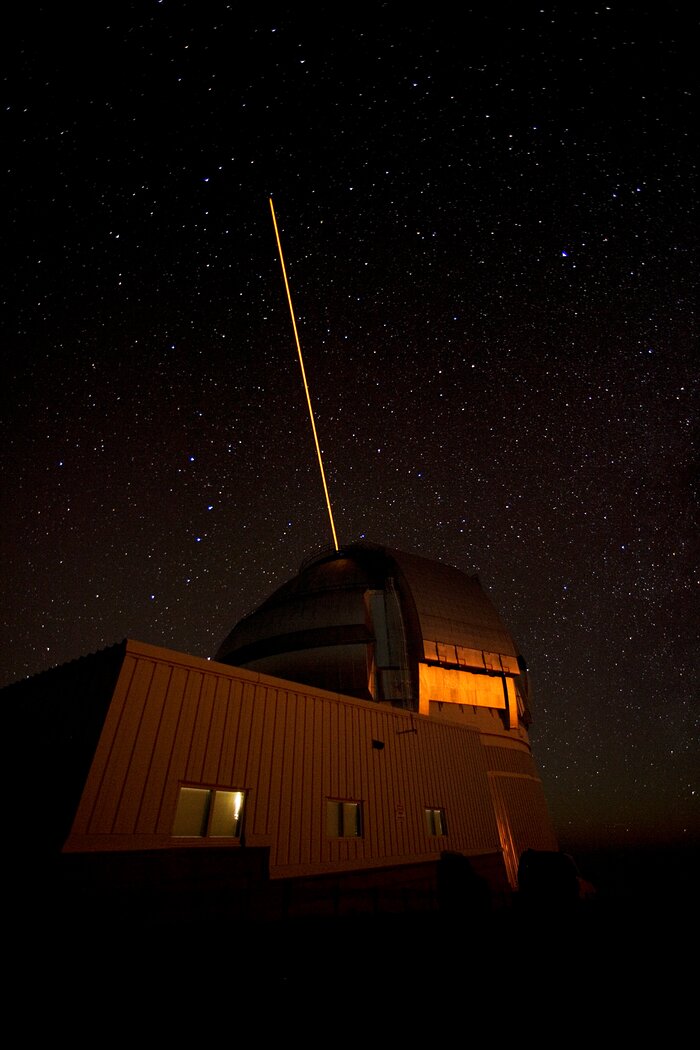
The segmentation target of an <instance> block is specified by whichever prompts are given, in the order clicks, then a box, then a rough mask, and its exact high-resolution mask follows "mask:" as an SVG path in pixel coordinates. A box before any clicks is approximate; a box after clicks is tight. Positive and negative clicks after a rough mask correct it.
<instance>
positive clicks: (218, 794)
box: [173, 787, 245, 839]
mask: <svg viewBox="0 0 700 1050" xmlns="http://www.w3.org/2000/svg"><path fill="white" fill-rule="evenodd" d="M244 800H245V794H244V792H243V791H223V790H221V789H219V788H216V789H215V788H194V787H181V788H180V794H179V796H178V800H177V811H176V813H175V822H174V824H173V835H177V836H181V837H183V838H203V837H204V836H208V837H209V838H236V839H237V838H240V835H241V825H242V823H243V802H244Z"/></svg>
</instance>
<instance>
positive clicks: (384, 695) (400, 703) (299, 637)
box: [215, 542, 529, 727]
mask: <svg viewBox="0 0 700 1050" xmlns="http://www.w3.org/2000/svg"><path fill="white" fill-rule="evenodd" d="M215 659H216V660H218V661H219V662H221V663H226V664H231V665H234V666H239V667H247V668H249V669H251V670H255V671H260V672H262V673H264V674H269V675H274V676H276V677H280V678H285V679H287V680H291V681H294V682H299V683H303V684H305V685H309V686H316V687H320V688H323V689H328V690H331V691H333V692H337V693H341V694H344V695H346V696H354V697H359V698H362V699H366V700H373V701H376V702H379V703H388V704H391V705H393V706H396V707H402V708H406V709H408V710H413V711H419V712H420V713H423V714H428V713H430V705H431V703H432V702H437V703H439V704H443V703H448V704H455V703H457V704H463V705H471V706H473V707H489V708H492V709H493V710H500V711H501V712H502V713H503V717H504V719H506V721H507V723H508V724H509V725H510V727H514V726H515V725H517V723H518V721H519V722H520V723H521V724H523V725H527V724H528V723H529V703H528V697H529V685H528V681H527V672H526V668H525V662H524V660H523V659H522V657H521V656H520V654H519V652H518V649H517V646H516V644H515V642H514V640H513V638H512V637H511V635H510V633H509V632H508V630H507V629H506V627H505V626H504V624H503V622H502V621H501V619H500V617H499V615H498V613H497V612H496V609H495V608H494V606H493V605H492V603H491V601H490V600H489V598H488V597H487V595H486V593H485V592H484V590H483V589H482V587H481V584H480V583H479V580H478V578H477V577H476V576H468V575H466V574H465V573H463V572H460V571H459V570H458V569H455V568H452V567H450V566H447V565H444V564H441V563H440V562H436V561H432V560H430V559H427V558H423V557H420V556H417V555H415V554H408V553H405V552H401V551H397V550H392V549H390V548H388V547H383V546H379V545H376V544H371V543H366V542H362V543H354V544H350V545H348V546H345V547H342V548H341V549H340V550H337V551H335V550H333V551H325V552H323V553H321V554H318V555H316V556H313V557H311V558H309V559H307V560H306V561H305V562H304V563H303V564H302V566H301V568H300V570H299V572H298V574H297V575H296V576H295V577H294V578H293V579H291V580H289V581H288V582H287V583H285V584H283V585H282V586H281V587H279V588H278V589H277V590H276V591H275V592H274V593H273V594H272V595H271V596H270V597H269V598H268V599H267V600H266V601H264V602H263V603H262V605H261V606H260V607H259V608H258V609H257V610H256V611H255V612H253V613H251V615H249V616H247V617H245V618H244V619H243V620H241V621H240V622H239V623H238V624H236V626H235V627H234V628H233V630H232V631H231V632H230V634H229V635H228V636H227V638H226V639H225V640H224V642H223V643H222V645H221V646H220V648H219V650H218V652H217V653H216V656H215Z"/></svg>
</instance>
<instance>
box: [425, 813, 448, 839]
mask: <svg viewBox="0 0 700 1050" xmlns="http://www.w3.org/2000/svg"><path fill="white" fill-rule="evenodd" d="M425 819H426V822H427V824H428V834H429V835H446V834H447V821H446V820H445V811H444V809H427V808H426V811H425Z"/></svg>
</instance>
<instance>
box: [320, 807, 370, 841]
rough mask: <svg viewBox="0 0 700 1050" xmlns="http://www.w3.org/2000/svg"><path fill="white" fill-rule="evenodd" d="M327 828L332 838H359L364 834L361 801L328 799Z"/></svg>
mask: <svg viewBox="0 0 700 1050" xmlns="http://www.w3.org/2000/svg"><path fill="white" fill-rule="evenodd" d="M326 828H327V831H328V834H329V835H330V836H331V837H332V838H340V839H348V838H359V837H360V836H361V835H362V807H361V805H360V803H359V802H340V801H335V800H334V799H328V801H327V803H326Z"/></svg>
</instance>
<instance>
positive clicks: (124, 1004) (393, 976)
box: [10, 847, 700, 1043]
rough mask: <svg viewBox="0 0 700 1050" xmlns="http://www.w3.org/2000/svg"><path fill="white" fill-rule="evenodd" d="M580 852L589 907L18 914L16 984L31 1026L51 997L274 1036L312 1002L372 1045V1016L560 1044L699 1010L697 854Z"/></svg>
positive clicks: (166, 1023) (175, 1025) (115, 1022)
mask: <svg viewBox="0 0 700 1050" xmlns="http://www.w3.org/2000/svg"><path fill="white" fill-rule="evenodd" d="M577 861H578V862H579V868H580V870H581V872H582V874H584V875H585V876H586V878H587V879H589V880H590V881H591V882H592V883H593V884H594V885H595V887H596V891H597V892H596V894H595V896H594V897H593V898H591V899H589V900H586V901H581V902H579V903H578V904H577V905H576V906H575V907H560V906H551V907H549V906H547V904H546V903H542V902H540V903H539V904H537V905H536V906H535V905H528V904H526V903H524V902H522V901H519V900H517V898H516V899H515V900H514V902H513V905H512V907H508V908H505V909H499V910H497V911H491V912H489V913H488V914H484V913H480V914H477V913H475V912H470V911H469V910H468V909H467V910H462V911H461V912H460V911H459V910H458V909H453V910H452V911H450V912H446V911H444V912H434V913H427V914H412V915H411V914H392V915H367V914H362V915H346V916H344V917H343V918H335V919H329V918H327V919H313V918H304V919H289V920H284V921H275V922H269V923H265V922H256V923H250V924H246V923H230V922H224V923H219V922H217V921H216V920H210V921H208V922H206V923H178V922H173V923H169V924H168V925H159V924H147V923H146V924H144V923H142V922H139V923H134V924H130V923H129V922H128V921H126V922H124V921H120V923H119V924H118V925H116V926H110V925H109V924H102V923H101V924H96V925H95V926H94V927H91V926H90V925H89V924H84V923H80V922H78V921H75V922H74V921H73V917H72V916H70V915H60V916H54V921H42V923H41V925H40V927H37V925H36V924H33V923H32V922H31V921H28V917H27V916H26V915H25V916H22V915H21V914H19V915H14V916H11V925H12V927H13V929H14V931H15V937H14V938H13V942H12V944H13V946H12V948H11V951H10V957H11V960H12V969H11V972H12V977H13V981H14V982H15V983H16V984H17V988H18V989H19V992H18V996H20V997H21V996H23V995H24V992H25V991H26V990H28V989H31V993H32V998H33V1002H34V1004H35V1005H34V1007H33V1008H32V1010H31V1011H30V1013H29V1015H28V1017H27V1019H26V1023H27V1024H28V1025H29V1026H30V1029H31V1027H32V1026H37V1032H39V1031H40V1030H43V1028H42V1026H43V1025H44V1024H45V1023H46V1021H47V1017H46V1014H45V1013H44V1012H43V1011H42V1009H37V1008H36V1003H37V1001H41V1002H48V1003H51V1004H53V1006H52V1010H53V1009H54V1008H55V1004H56V1003H57V1002H58V1003H61V1004H62V1007H61V1008H62V1009H63V1010H64V1012H66V1023H68V1024H69V1026H76V1025H77V1028H78V1029H80V1030H82V1034H83V1036H84V1037H85V1038H86V1039H87V1037H88V1036H89V1035H90V1031H89V1029H90V1025H91V1024H92V1023H93V1021H92V1020H91V1019H94V1017H95V1016H96V1014H99V1017H100V1019H101V1020H100V1025H101V1026H102V1027H104V1026H105V1025H106V1030H108V1031H110V1032H111V1031H115V1032H116V1031H117V1030H120V1032H122V1034H123V1030H124V1029H125V1028H126V1029H127V1030H132V1029H134V1030H136V1029H139V1028H140V1027H143V1026H144V1025H145V1026H147V1027H148V1029H149V1030H150V1031H151V1032H153V1031H154V1028H155V1029H157V1030H158V1032H159V1034H160V1036H161V1037H162V1036H163V1035H166V1034H167V1035H168V1036H176V1035H180V1036H182V1037H183V1039H184V1038H187V1039H188V1040H189V1039H190V1038H193V1037H194V1036H195V1034H197V1035H198V1036H201V1035H202V1034H206V1033H207V1032H210V1031H211V1027H210V1026H212V1025H215V1026H216V1024H218V1020H221V1019H222V1018H223V1019H224V1021H225V1022H226V1025H231V1024H233V1025H234V1027H235V1026H236V1025H237V1024H240V1023H242V1021H243V1019H245V1023H246V1025H251V1024H252V1025H254V1026H256V1027H258V1028H260V1027H262V1030H263V1031H267V1030H268V1029H270V1030H273V1029H274V1030H277V1029H278V1028H279V1026H283V1027H284V1026H285V1025H298V1024H299V1023H300V1018H299V1013H300V1012H301V1014H303V1015H305V1019H303V1020H302V1023H303V1024H304V1025H305V1026H306V1027H305V1028H304V1032H306V1035H307V1036H310V1033H311V1032H312V1031H314V1030H315V1028H316V1025H317V1024H320V1018H321V1017H325V1018H326V1019H329V1018H330V1019H331V1020H332V1023H333V1026H334V1027H333V1028H332V1029H330V1030H328V1031H327V1038H328V1039H330V1040H331V1041H334V1042H335V1041H341V1042H345V1041H353V1042H355V1041H357V1039H362V1040H364V1039H365V1038H370V1034H369V1032H367V1030H366V1026H367V1024H368V1022H369V1020H370V1019H371V1018H374V1021H373V1022H372V1023H376V1024H380V1025H382V1026H388V1027H386V1028H385V1027H382V1031H386V1032H389V1031H393V1029H394V1026H395V1025H398V1026H399V1028H401V1029H403V1031H404V1034H406V1035H408V1036H410V1034H411V1033H412V1032H413V1034H415V1033H416V1032H418V1031H421V1032H423V1033H424V1034H426V1033H427V1034H429V1033H430V1031H432V1029H433V1026H434V1025H437V1028H435V1033H434V1038H445V1037H446V1036H447V1033H446V1032H445V1031H443V1030H442V1028H441V1025H442V1024H444V1023H446V1021H447V1019H448V1018H449V1019H450V1023H451V1024H454V1023H455V1021H456V1017H458V1016H459V1015H460V1014H461V1013H464V1012H465V1011H466V1014H465V1023H466V1017H467V1015H469V1016H472V1018H473V1017H474V1016H477V1015H478V1016H479V1017H480V1018H481V1022H482V1023H484V1024H487V1025H488V1026H489V1027H490V1028H492V1027H493V1026H494V1024H495V1025H496V1026H497V1031H498V1032H500V1035H501V1036H502V1035H503V1034H504V1032H505V1030H506V1029H508V1030H510V1031H515V1028H516V1025H517V1024H523V1023H524V1022H525V1021H526V1020H527V1025H530V1024H532V1022H533V1020H535V1019H536V1021H537V1024H538V1025H542V1024H544V1026H545V1028H546V1029H547V1030H548V1032H549V1037H548V1041H550V1040H552V1039H553V1037H554V1034H555V1032H556V1029H557V1025H563V1026H564V1031H562V1032H561V1039H558V1040H557V1041H561V1040H563V1041H564V1042H569V1041H573V1042H574V1043H575V1042H577V1041H578V1036H579V1035H580V1034H581V1032H582V1031H583V1030H585V1029H586V1028H587V1027H588V1026H592V1025H594V1023H595V1024H597V1023H602V1022H601V1018H602V1017H603V1015H604V1017H605V1024H606V1025H607V1026H608V1030H609V1029H610V1026H611V1025H612V1026H613V1028H614V1029H615V1030H616V1031H619V1034H620V1035H622V1034H623V1032H626V1033H627V1035H628V1036H629V1034H630V1033H631V1032H632V1031H633V1030H634V1031H638V1032H640V1033H641V1034H643V1033H644V1031H645V1028H647V1027H648V1026H650V1025H651V1026H652V1027H654V1026H657V1027H659V1026H660V1027H661V1028H663V1027H664V1026H665V1025H668V1026H670V1028H669V1029H668V1031H669V1034H670V1032H671V1031H673V1030H675V1027H676V1026H677V1025H678V1024H679V1023H680V1020H681V1018H683V1017H684V1016H690V1011H694V1009H695V995H696V990H695V989H696V984H697V979H696V976H695V975H696V972H697V966H696V963H695V961H694V960H695V955H696V952H697V948H698V933H699V927H698V916H699V914H700V912H699V909H698V903H697V897H698V885H699V883H698V879H699V878H700V864H699V856H698V850H697V849H696V848H689V847H684V848H682V849H675V850H667V851H653V850H639V851H617V852H615V851H608V852H607V853H604V854H603V853H601V854H598V855H595V854H591V855H590V856H579V857H577ZM37 996H38V1000H37ZM10 998H11V999H12V998H13V997H12V994H11V996H10ZM20 1001H21V998H19V997H18V998H17V1002H20ZM12 1005H16V1004H15V1003H13V1004H12ZM307 1015H308V1016H307ZM68 1017H70V1018H71V1020H70V1021H68ZM217 1019H218V1020H217ZM527 1025H526V1027H527ZM309 1026H311V1027H309ZM348 1026H349V1027H348ZM664 1030H665V1029H664ZM295 1031H297V1035H298V1030H297V1029H295ZM324 1031H325V1029H324ZM375 1034H376V1033H375ZM78 1041H80V1040H78ZM87 1041H89V1039H87ZM290 1041H293V1042H296V1041H297V1037H295V1038H294V1039H291V1035H290ZM499 1041H500V1039H499Z"/></svg>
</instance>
